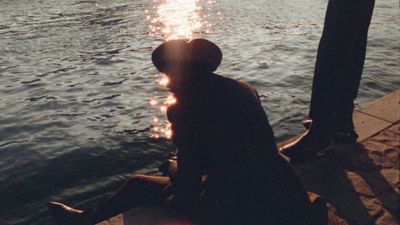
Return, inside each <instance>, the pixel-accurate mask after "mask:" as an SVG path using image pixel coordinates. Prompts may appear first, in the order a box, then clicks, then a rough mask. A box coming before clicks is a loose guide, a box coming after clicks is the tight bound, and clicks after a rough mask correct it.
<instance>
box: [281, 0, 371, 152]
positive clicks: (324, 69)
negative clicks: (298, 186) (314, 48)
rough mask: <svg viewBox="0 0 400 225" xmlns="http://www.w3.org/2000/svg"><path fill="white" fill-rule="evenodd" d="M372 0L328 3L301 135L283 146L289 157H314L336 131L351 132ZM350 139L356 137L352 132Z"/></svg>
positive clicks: (282, 150) (328, 142)
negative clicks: (307, 119)
mask: <svg viewBox="0 0 400 225" xmlns="http://www.w3.org/2000/svg"><path fill="white" fill-rule="evenodd" d="M373 7H374V0H352V1H348V0H330V1H329V3H328V8H327V12H326V16H325V23H324V29H323V34H322V37H321V40H320V44H319V47H318V54H317V62H316V66H315V71H314V79H313V88H312V94H311V103H310V113H309V117H310V119H311V120H312V121H313V122H312V124H311V126H310V128H309V130H308V131H307V132H306V134H305V135H303V136H302V137H300V138H299V139H298V140H296V141H295V142H293V143H290V144H289V145H287V146H284V147H283V148H282V149H281V152H282V153H283V154H285V155H287V156H289V157H292V158H301V157H308V156H312V155H314V154H315V153H316V152H318V151H319V150H321V149H323V148H326V147H328V146H329V145H330V141H331V138H332V137H333V136H335V134H336V132H342V133H343V132H344V130H345V129H346V131H345V133H346V135H348V134H350V133H351V131H353V132H354V126H353V123H352V113H353V108H354V105H353V100H354V99H355V98H356V96H357V92H358V86H359V83H360V79H361V73H362V68H363V65H364V59H365V49H366V41H367V35H368V27H369V24H370V21H371V16H372V11H373ZM353 136H355V137H356V134H355V133H354V134H353Z"/></svg>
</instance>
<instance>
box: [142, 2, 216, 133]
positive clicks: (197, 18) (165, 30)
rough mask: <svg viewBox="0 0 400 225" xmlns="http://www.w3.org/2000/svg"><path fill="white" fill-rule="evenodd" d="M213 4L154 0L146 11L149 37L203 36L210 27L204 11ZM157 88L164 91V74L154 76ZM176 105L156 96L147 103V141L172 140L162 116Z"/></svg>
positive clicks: (165, 98)
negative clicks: (151, 111)
mask: <svg viewBox="0 0 400 225" xmlns="http://www.w3.org/2000/svg"><path fill="white" fill-rule="evenodd" d="M214 3H215V1H214V0H154V6H153V10H146V11H145V15H146V19H147V20H148V21H149V23H150V25H149V29H150V35H151V36H155V37H157V38H162V39H163V40H166V41H168V40H173V39H187V40H190V39H193V38H196V37H200V36H201V35H203V34H207V33H209V32H210V31H209V30H210V28H211V27H212V24H211V23H210V22H208V21H207V19H206V18H207V16H209V15H206V14H207V13H205V12H206V11H207V9H209V8H211V5H212V4H214ZM158 77H159V78H158V80H157V84H158V85H159V86H160V87H163V88H165V87H166V86H167V84H168V82H169V80H168V78H167V77H166V76H165V75H164V74H160V75H159V76H158ZM175 103H176V99H175V97H174V96H173V95H171V94H170V95H168V96H158V97H157V96H156V97H153V98H152V99H150V100H149V105H150V106H151V107H153V108H154V109H156V110H157V114H158V115H163V116H154V117H153V119H152V129H151V137H153V138H160V137H164V138H167V139H170V138H172V135H173V134H172V130H171V126H172V125H171V124H170V123H169V122H168V121H167V120H166V118H165V114H166V111H167V109H168V107H169V106H171V105H173V104H175Z"/></svg>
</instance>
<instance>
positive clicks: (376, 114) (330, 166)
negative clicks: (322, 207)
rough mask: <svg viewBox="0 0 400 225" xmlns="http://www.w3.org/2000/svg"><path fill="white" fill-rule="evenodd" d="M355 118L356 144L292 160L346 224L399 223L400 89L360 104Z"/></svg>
mask: <svg viewBox="0 0 400 225" xmlns="http://www.w3.org/2000/svg"><path fill="white" fill-rule="evenodd" d="M354 121H355V126H356V130H357V133H358V134H359V136H360V137H359V139H358V142H359V143H358V144H352V145H347V146H346V145H343V146H336V148H335V151H334V154H331V155H328V156H326V157H324V158H321V159H319V160H316V161H314V162H311V163H306V164H295V163H293V164H292V166H293V167H294V169H295V170H296V172H297V173H298V175H299V176H300V178H301V179H302V181H303V184H304V185H305V187H306V189H307V190H308V191H312V192H315V193H317V194H319V195H321V196H323V197H325V198H326V199H327V200H328V202H330V203H331V204H332V205H334V206H335V208H336V210H337V213H338V215H340V216H341V217H342V218H345V219H346V220H347V221H348V223H349V224H351V225H353V224H354V225H366V224H378V225H395V224H399V218H400V217H399V216H400V214H399V213H400V202H399V200H400V198H399V196H400V195H399V187H400V182H399V153H400V90H399V91H396V92H393V93H391V94H389V95H387V96H385V97H383V98H380V99H378V100H376V101H373V102H371V103H369V104H366V105H364V106H362V107H360V108H358V109H357V110H356V112H355V113H354ZM396 215H397V222H396Z"/></svg>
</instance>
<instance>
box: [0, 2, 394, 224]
mask: <svg viewBox="0 0 400 225" xmlns="http://www.w3.org/2000/svg"><path fill="white" fill-rule="evenodd" d="M169 1H171V0H169ZM160 2H161V0H156V1H150V0H135V1H128V0H113V1H111V0H88V1H84V0H82V1H79V0H66V1H62V0H32V1H28V0H18V1H16V0H2V1H0V79H1V83H0V112H1V114H0V199H1V201H0V224H2V225H3V224H51V222H50V220H49V218H48V215H47V212H46V209H45V204H46V202H47V201H49V200H50V199H62V200H63V201H64V202H67V203H73V204H78V206H90V205H93V204H94V203H96V202H97V201H98V200H99V199H100V198H101V197H102V196H103V195H104V193H107V192H109V191H111V190H113V189H114V188H115V187H116V185H119V184H120V183H121V182H122V181H123V180H124V179H125V178H126V176H128V175H129V174H130V173H132V172H146V173H154V172H155V170H154V168H156V167H157V165H158V164H159V163H160V161H162V160H163V159H164V157H165V156H166V155H167V153H168V152H169V151H172V150H173V146H171V144H169V143H168V142H167V141H166V140H164V139H152V138H150V133H151V132H150V129H151V120H152V118H153V117H154V116H155V115H160V112H158V111H157V110H156V109H154V108H152V107H150V106H149V104H148V102H149V100H150V99H160V100H162V99H163V98H164V96H166V94H167V93H166V92H165V90H163V89H160V88H159V87H158V85H157V84H156V79H157V76H158V74H157V72H156V70H155V69H154V68H153V66H152V64H151V61H150V54H151V51H152V49H153V48H155V47H156V46H157V45H158V44H160V43H161V42H162V41H163V39H165V36H162V35H161V34H160V33H157V30H155V32H154V30H153V31H152V30H151V26H152V25H153V26H154V24H152V22H151V20H146V17H148V16H150V17H153V16H154V15H155V14H156V13H157V12H156V8H154V7H155V6H157V4H161V3H160ZM199 4H200V6H202V8H197V9H196V10H197V13H199V16H200V17H201V19H202V21H203V25H204V24H209V26H208V25H207V26H202V27H200V28H198V29H197V30H195V33H194V34H193V36H194V37H205V38H208V39H211V40H213V41H214V42H216V43H217V44H218V45H219V46H220V47H221V48H222V50H223V52H224V59H223V62H222V65H221V67H220V68H219V70H218V72H219V73H220V74H223V75H226V76H229V77H233V78H238V79H242V80H245V81H248V82H250V83H251V84H252V85H254V86H255V87H256V88H257V90H258V91H259V93H260V94H261V96H262V101H263V106H264V108H265V109H266V111H267V113H268V116H269V119H270V122H271V124H272V126H273V128H274V131H275V134H276V136H277V140H283V139H285V138H287V137H290V136H292V135H294V134H296V133H298V132H299V131H301V130H302V128H301V125H300V121H301V120H302V119H304V118H305V117H306V115H307V108H308V102H309V96H310V88H311V80H312V74H313V67H314V63H315V57H316V49H317V45H318V41H319V38H320V34H321V30H322V25H323V17H324V14H325V9H326V5H327V1H318V0H310V1H300V0H291V1H288V0H279V1H278V0H269V1H267V0H254V1H242V0H231V1H229V0H217V1H216V2H211V3H210V2H209V1H200V2H199ZM399 18H400V16H399V3H398V1H395V0H382V1H377V3H376V7H375V12H374V16H373V21H372V25H371V28H370V37H369V45H368V53H367V59H366V63H365V69H364V76H363V80H362V84H361V87H360V93H359V98H358V101H360V102H366V101H369V100H372V99H375V98H377V97H379V96H382V95H384V94H386V93H389V92H391V91H393V90H396V89H398V88H399V84H400V81H399V71H400V70H399V69H400V65H399V57H400V51H399V50H400V49H399V48H400V41H399V40H400V32H399ZM211 25H212V26H211Z"/></svg>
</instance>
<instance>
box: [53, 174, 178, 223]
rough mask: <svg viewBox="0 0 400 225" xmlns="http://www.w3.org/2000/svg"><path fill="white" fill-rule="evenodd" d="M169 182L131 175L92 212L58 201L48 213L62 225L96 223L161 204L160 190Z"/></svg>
mask: <svg viewBox="0 0 400 225" xmlns="http://www.w3.org/2000/svg"><path fill="white" fill-rule="evenodd" d="M170 183H171V181H170V178H169V177H165V176H146V175H134V176H132V177H131V178H130V179H129V180H128V181H127V182H126V183H125V184H124V185H122V186H121V187H120V188H119V189H118V190H117V191H116V192H115V193H114V194H113V195H112V196H111V197H110V198H108V199H107V200H106V201H104V202H103V203H101V204H99V206H98V207H97V208H96V209H94V210H93V211H91V210H88V211H81V210H76V209H73V208H70V207H68V206H66V205H64V204H61V203H58V202H51V203H50V204H49V210H50V212H51V214H52V216H53V217H54V219H55V220H56V221H57V222H58V223H59V224H62V225H64V224H65V225H88V224H96V223H98V222H101V221H103V220H105V219H108V218H110V217H112V216H115V215H117V214H118V213H121V212H124V211H127V210H129V209H131V208H134V207H137V206H141V205H143V204H150V203H153V204H162V203H163V202H164V198H165V196H164V194H163V190H164V188H165V187H167V186H168V185H169V184H170Z"/></svg>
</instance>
